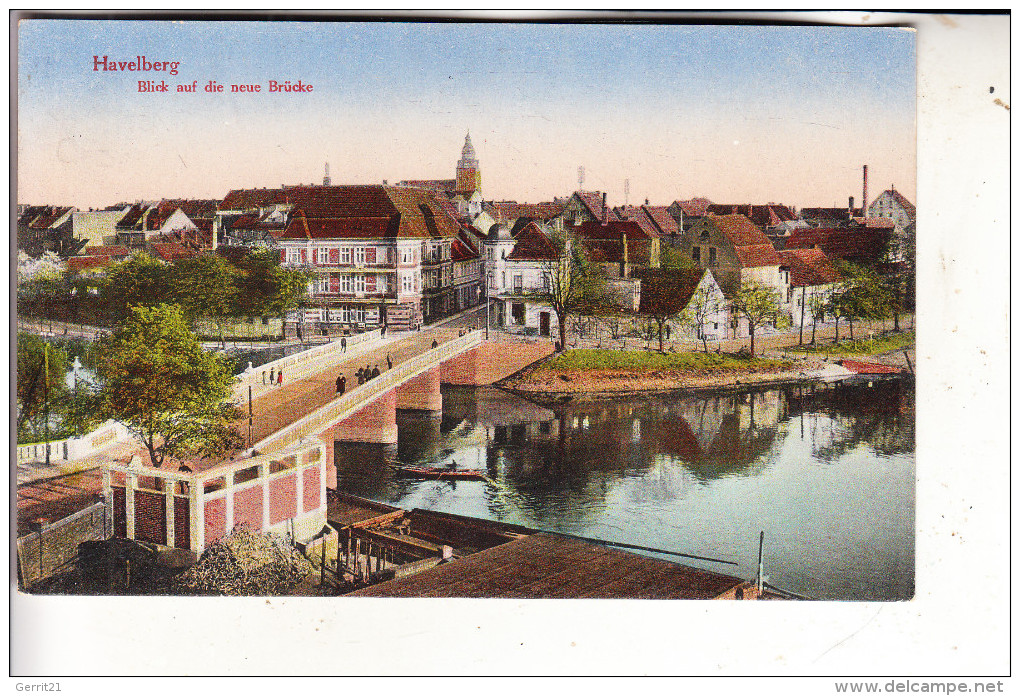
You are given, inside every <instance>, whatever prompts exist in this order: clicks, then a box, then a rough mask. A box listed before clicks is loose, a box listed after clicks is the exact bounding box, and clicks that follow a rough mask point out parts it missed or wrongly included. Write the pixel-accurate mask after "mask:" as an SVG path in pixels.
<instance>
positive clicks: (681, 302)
mask: <svg viewBox="0 0 1020 696" xmlns="http://www.w3.org/2000/svg"><path fill="white" fill-rule="evenodd" d="M704 275H705V270H704V269H701V268H681V269H676V270H673V269H670V270H662V269H658V268H639V269H635V270H634V272H633V277H634V278H639V279H640V280H641V306H640V309H639V311H640V312H641V313H642V314H651V315H663V314H666V315H669V314H676V313H677V312H680V311H682V310H683V309H684V308H686V307H687V305H688V304H689V303H690V301H691V298H692V297H694V291H695V290H697V289H698V285H699V284H700V283H701V279H702V278H703V277H704Z"/></svg>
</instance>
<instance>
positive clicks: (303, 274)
mask: <svg viewBox="0 0 1020 696" xmlns="http://www.w3.org/2000/svg"><path fill="white" fill-rule="evenodd" d="M237 265H238V268H239V269H240V271H241V272H240V274H239V275H238V277H237V279H236V283H237V300H238V302H237V306H238V311H239V313H240V314H242V315H244V316H249V317H269V316H282V315H283V314H285V313H286V312H288V311H290V310H292V309H294V308H296V307H298V306H299V305H300V304H301V303H302V302H303V301H304V300H305V298H306V296H307V294H308V282H309V281H310V280H311V274H310V273H309V272H308V271H305V270H301V269H292V268H284V267H282V266H281V265H280V259H279V257H278V256H277V255H276V254H275V253H274V252H273V251H272V250H271V249H265V250H260V251H255V252H252V253H251V254H249V255H247V256H245V257H243V258H241V259H238V261H237Z"/></svg>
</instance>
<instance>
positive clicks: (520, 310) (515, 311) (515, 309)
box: [510, 302, 524, 326]
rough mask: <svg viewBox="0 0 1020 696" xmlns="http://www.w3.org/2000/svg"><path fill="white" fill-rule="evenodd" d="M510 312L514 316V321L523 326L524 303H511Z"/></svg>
mask: <svg viewBox="0 0 1020 696" xmlns="http://www.w3.org/2000/svg"><path fill="white" fill-rule="evenodd" d="M510 313H511V315H512V316H513V320H514V323H515V324H517V325H519V326H523V325H524V303H523V302H514V303H513V304H512V305H510Z"/></svg>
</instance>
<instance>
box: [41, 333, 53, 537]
mask: <svg viewBox="0 0 1020 696" xmlns="http://www.w3.org/2000/svg"><path fill="white" fill-rule="evenodd" d="M43 396H44V398H45V402H44V403H45V411H44V413H45V415H44V417H45V419H46V420H45V422H44V426H45V427H46V445H45V447H46V466H49V465H50V344H49V343H43ZM39 548H40V549H42V538H41V537H40V541H39Z"/></svg>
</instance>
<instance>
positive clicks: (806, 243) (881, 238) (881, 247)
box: [785, 227, 891, 263]
mask: <svg viewBox="0 0 1020 696" xmlns="http://www.w3.org/2000/svg"><path fill="white" fill-rule="evenodd" d="M890 235H891V233H890V231H889V230H883V229H872V228H867V227H856V228H855V227H838V228H821V227H812V228H808V229H798V230H792V231H791V232H790V236H789V237H787V238H786V245H785V248H786V249H789V250H793V249H811V248H818V249H821V250H822V251H823V252H825V255H826V256H828V257H829V258H830V259H832V258H838V259H844V260H846V261H854V262H857V263H874V262H876V261H878V260H879V259H880V258H881V256H882V253H883V252H884V251H885V249H886V247H887V245H888V243H889V237H890Z"/></svg>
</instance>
